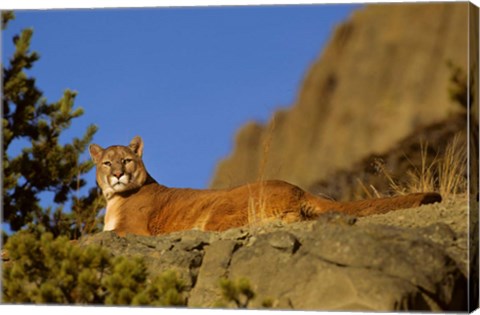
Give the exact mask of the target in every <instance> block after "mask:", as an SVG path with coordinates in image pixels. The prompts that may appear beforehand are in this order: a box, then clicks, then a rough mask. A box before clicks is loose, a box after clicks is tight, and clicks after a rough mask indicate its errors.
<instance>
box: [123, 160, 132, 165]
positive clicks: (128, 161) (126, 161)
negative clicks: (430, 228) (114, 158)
mask: <svg viewBox="0 0 480 315" xmlns="http://www.w3.org/2000/svg"><path fill="white" fill-rule="evenodd" d="M130 162H132V159H123V160H122V163H123V164H127V163H130Z"/></svg>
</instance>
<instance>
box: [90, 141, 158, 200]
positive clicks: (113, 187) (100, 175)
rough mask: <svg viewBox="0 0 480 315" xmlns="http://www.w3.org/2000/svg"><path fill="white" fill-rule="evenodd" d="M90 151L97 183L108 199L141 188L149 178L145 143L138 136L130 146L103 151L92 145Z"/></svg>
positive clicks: (114, 147) (112, 147)
mask: <svg viewBox="0 0 480 315" xmlns="http://www.w3.org/2000/svg"><path fill="white" fill-rule="evenodd" d="M89 151H90V156H91V157H92V160H93V162H94V163H95V164H96V166H97V183H98V185H99V186H100V188H101V189H102V192H103V195H104V196H105V198H107V199H110V198H112V197H113V196H114V195H115V194H122V193H126V192H129V191H133V190H136V189H138V188H140V187H141V186H142V185H143V184H144V183H145V181H146V180H147V178H148V177H149V176H148V174H147V171H146V170H145V166H144V165H143V162H142V153H143V141H142V138H140V137H138V136H137V137H135V138H133V140H132V141H131V142H130V144H129V145H128V146H122V145H114V146H110V147H108V148H106V149H103V148H102V147H100V146H99V145H96V144H91V145H90V147H89Z"/></svg>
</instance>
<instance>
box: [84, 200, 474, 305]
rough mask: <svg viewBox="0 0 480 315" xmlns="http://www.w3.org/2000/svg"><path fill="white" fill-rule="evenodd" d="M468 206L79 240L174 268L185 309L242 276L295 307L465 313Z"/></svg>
mask: <svg viewBox="0 0 480 315" xmlns="http://www.w3.org/2000/svg"><path fill="white" fill-rule="evenodd" d="M466 224H467V205H466V201H465V200H457V201H456V202H450V203H444V204H434V205H428V206H422V207H419V208H416V209H407V210H402V211H395V212H391V213H387V214H384V215H378V216H372V217H366V218H361V219H358V220H357V219H355V218H352V217H348V216H343V215H339V214H333V213H331V214H327V215H325V216H323V217H321V218H320V219H319V220H317V221H309V222H300V223H294V224H289V225H286V224H283V223H280V222H273V223H270V224H268V225H266V226H263V227H256V228H240V229H232V230H228V231H226V232H223V233H216V232H202V231H195V230H193V231H185V232H177V233H172V234H167V235H162V236H156V237H144V236H135V235H128V236H127V237H125V238H120V237H118V236H116V235H115V234H114V233H113V232H103V233H99V234H96V235H91V236H87V237H84V238H83V239H81V242H80V243H81V244H90V243H97V244H102V245H103V246H105V247H106V248H108V249H110V250H111V252H112V254H113V255H126V256H134V255H141V256H142V257H144V258H145V260H146V262H147V265H148V268H149V270H150V272H151V274H153V275H155V274H158V273H161V272H163V271H166V270H174V271H176V272H177V274H178V275H179V277H180V278H181V279H182V280H183V281H184V283H185V284H186V286H187V290H188V306H189V307H212V306H215V305H216V303H217V302H218V301H219V300H220V299H221V298H222V294H221V288H220V285H219V280H220V278H227V279H231V280H236V279H241V278H245V279H248V281H249V282H250V284H251V286H252V289H253V291H254V292H255V293H256V298H255V299H253V300H252V301H251V303H249V304H248V307H249V308H259V307H262V305H263V304H264V303H265V301H267V300H268V301H269V304H270V305H271V307H273V308H278V309H297V310H348V311H354V310H355V311H359V310H370V311H391V310H435V311H439V310H456V311H460V310H465V309H466V305H467V300H466V299H467V282H466V281H467V280H466V279H467V277H466V272H467V259H468V255H467V234H466V230H467V227H466Z"/></svg>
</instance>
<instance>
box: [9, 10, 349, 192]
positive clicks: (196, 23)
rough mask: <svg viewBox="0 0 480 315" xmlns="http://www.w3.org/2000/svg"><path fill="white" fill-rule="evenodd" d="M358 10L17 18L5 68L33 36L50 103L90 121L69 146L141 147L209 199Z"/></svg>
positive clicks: (78, 124)
mask: <svg viewBox="0 0 480 315" xmlns="http://www.w3.org/2000/svg"><path fill="white" fill-rule="evenodd" d="M358 7H359V5H358V4H355V5H352V4H343V5H326V4H324V5H321V4H320V5H312V6H298V5H297V6H248V7H208V8H207V7H196V8H157V9H108V10H105V9H103V10H102V9H93V10H56V11H38V10H37V11H17V12H16V19H15V20H14V21H12V22H11V23H10V24H9V27H8V29H7V31H5V32H4V33H3V35H4V36H3V39H2V50H3V51H2V63H5V62H6V61H7V60H8V58H9V57H10V56H11V55H12V52H13V44H12V41H11V39H12V36H13V35H14V34H18V33H19V32H20V30H21V29H24V28H26V27H32V28H33V29H34V35H33V40H32V45H31V48H32V50H35V51H38V52H39V53H40V55H41V59H40V60H39V61H38V62H37V63H36V64H35V66H34V68H33V69H32V70H31V71H30V72H29V73H30V74H31V75H33V76H34V77H35V78H36V79H37V85H38V87H39V88H40V89H41V90H42V91H43V92H44V96H45V97H46V98H47V99H48V100H49V101H50V102H54V101H57V100H58V99H59V98H60V97H61V95H62V94H63V91H64V90H65V89H67V88H68V89H72V90H76V91H78V97H77V99H76V103H75V104H76V106H81V107H83V108H84V110H85V114H84V116H82V117H81V118H78V119H76V120H74V121H73V124H72V127H71V128H70V129H69V131H68V133H67V134H65V135H64V138H63V139H65V140H69V139H71V137H73V136H80V135H82V134H83V133H84V131H85V129H86V126H87V125H89V124H91V123H94V124H96V125H97V126H98V127H99V131H98V132H97V134H96V135H95V137H94V141H93V142H94V143H97V144H99V145H101V146H104V147H106V146H109V145H113V144H125V145H126V144H128V142H129V141H130V139H131V138H132V137H134V136H135V135H140V136H141V137H142V138H143V139H144V142H145V151H144V161H145V163H146V165H147V168H148V170H149V172H150V173H151V175H152V176H153V177H154V178H155V179H156V180H157V181H158V182H160V183H162V184H164V185H167V186H172V187H193V188H206V187H207V186H208V183H209V181H210V180H211V177H212V175H213V172H214V168H215V165H216V164H217V162H218V161H219V160H221V159H222V158H224V157H225V156H227V155H228V154H229V153H230V152H231V149H232V144H233V139H234V135H235V132H236V131H237V130H238V128H239V127H241V126H242V125H243V124H245V123H246V122H247V121H249V120H257V121H262V122H265V121H267V120H268V118H269V117H270V115H271V114H272V113H273V112H274V111H275V109H277V108H278V107H285V106H290V105H292V103H293V102H294V100H295V98H296V95H297V93H298V88H299V85H300V84H301V82H302V80H303V77H304V75H305V73H306V71H307V69H308V67H309V66H310V65H311V64H312V63H313V62H314V61H315V60H316V59H317V58H318V57H319V55H320V53H321V50H322V47H323V46H324V44H325V43H326V41H327V40H328V39H329V36H330V34H331V31H332V30H333V28H334V26H335V25H337V24H338V23H339V22H341V21H343V20H345V19H346V18H347V17H348V16H349V15H350V13H351V12H352V11H353V10H354V9H356V8H358ZM84 158H89V157H88V155H85V156H84ZM87 180H88V182H89V186H93V185H94V174H93V171H92V173H91V174H89V176H88V177H87Z"/></svg>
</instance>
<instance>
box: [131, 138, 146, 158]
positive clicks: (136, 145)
mask: <svg viewBox="0 0 480 315" xmlns="http://www.w3.org/2000/svg"><path fill="white" fill-rule="evenodd" d="M128 146H129V147H130V149H132V151H133V152H134V153H135V154H136V155H138V156H139V157H142V154H143V140H142V138H140V137H139V136H136V137H135V138H133V139H132V141H130V144H129V145H128Z"/></svg>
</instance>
